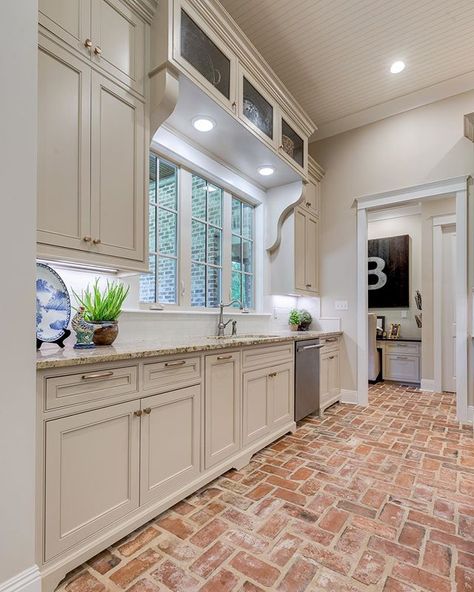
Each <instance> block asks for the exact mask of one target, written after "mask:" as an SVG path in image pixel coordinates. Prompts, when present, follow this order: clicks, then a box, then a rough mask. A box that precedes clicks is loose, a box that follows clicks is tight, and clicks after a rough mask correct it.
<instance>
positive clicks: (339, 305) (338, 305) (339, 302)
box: [334, 300, 349, 310]
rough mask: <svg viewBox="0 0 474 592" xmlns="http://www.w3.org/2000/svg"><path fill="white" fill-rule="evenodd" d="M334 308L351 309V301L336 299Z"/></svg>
mask: <svg viewBox="0 0 474 592" xmlns="http://www.w3.org/2000/svg"><path fill="white" fill-rule="evenodd" d="M334 308H335V309H336V310H349V303H348V302H347V300H335V301H334Z"/></svg>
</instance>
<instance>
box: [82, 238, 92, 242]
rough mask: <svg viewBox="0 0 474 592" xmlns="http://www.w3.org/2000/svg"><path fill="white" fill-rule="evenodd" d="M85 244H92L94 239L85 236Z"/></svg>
mask: <svg viewBox="0 0 474 592" xmlns="http://www.w3.org/2000/svg"><path fill="white" fill-rule="evenodd" d="M82 240H83V241H84V242H85V243H90V242H91V240H92V238H91V237H90V236H84V237H83V239H82Z"/></svg>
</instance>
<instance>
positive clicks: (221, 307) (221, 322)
mask: <svg viewBox="0 0 474 592" xmlns="http://www.w3.org/2000/svg"><path fill="white" fill-rule="evenodd" d="M236 302H238V303H239V308H240V310H244V305H243V304H242V302H241V301H240V300H232V302H229V304H224V303H223V302H221V303H220V304H219V321H218V323H217V337H224V330H225V328H226V327H227V325H228V324H229V323H230V322H232V319H229V320H228V321H227V323H224V308H225V307H227V306H232V305H233V304H235V303H236Z"/></svg>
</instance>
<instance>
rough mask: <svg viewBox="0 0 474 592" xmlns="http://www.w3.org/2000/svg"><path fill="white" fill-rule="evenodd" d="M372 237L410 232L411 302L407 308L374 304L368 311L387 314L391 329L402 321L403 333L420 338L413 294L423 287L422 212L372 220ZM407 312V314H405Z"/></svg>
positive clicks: (386, 326)
mask: <svg viewBox="0 0 474 592" xmlns="http://www.w3.org/2000/svg"><path fill="white" fill-rule="evenodd" d="M367 230H368V237H369V240H370V239H373V238H384V237H387V236H401V235H403V234H408V236H409V237H410V266H409V269H410V277H409V288H410V305H409V307H408V308H406V307H405V308H379V309H375V308H371V309H370V310H369V312H372V313H375V314H376V315H383V316H384V317H385V328H386V330H387V331H388V330H389V328H390V323H399V324H400V336H401V337H405V338H412V339H413V338H414V339H420V338H421V329H419V328H418V326H417V324H416V321H415V314H416V313H417V309H416V305H415V299H414V295H415V293H416V290H421V215H420V214H415V215H413V216H400V217H397V218H389V219H388V220H373V221H371V220H369V223H368V229H367ZM402 313H406V318H403V317H402Z"/></svg>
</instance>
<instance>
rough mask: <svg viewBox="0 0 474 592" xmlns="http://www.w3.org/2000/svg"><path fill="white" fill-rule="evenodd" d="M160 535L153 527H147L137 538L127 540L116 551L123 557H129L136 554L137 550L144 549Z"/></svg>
mask: <svg viewBox="0 0 474 592" xmlns="http://www.w3.org/2000/svg"><path fill="white" fill-rule="evenodd" d="M159 534H160V533H159V532H158V531H157V530H156V528H154V527H153V526H149V527H148V528H145V530H142V531H141V532H140V533H139V534H137V536H135V537H133V538H132V539H129V540H127V542H126V543H124V544H123V545H120V547H119V548H118V550H119V551H120V553H122V555H124V557H130V555H133V554H134V553H136V552H137V551H138V550H139V549H141V548H142V547H144V546H145V545H146V544H148V543H149V542H150V541H152V540H153V539H154V538H156V537H157V536H158V535H159Z"/></svg>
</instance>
